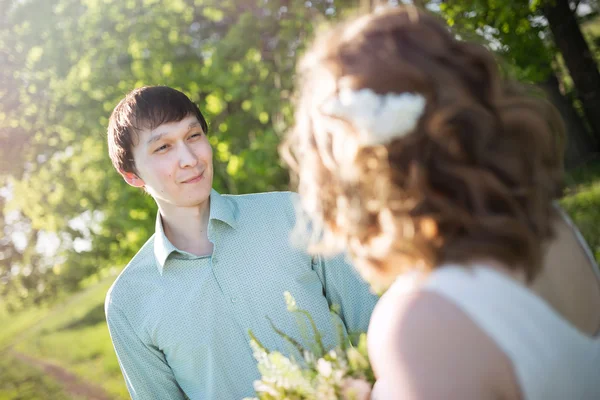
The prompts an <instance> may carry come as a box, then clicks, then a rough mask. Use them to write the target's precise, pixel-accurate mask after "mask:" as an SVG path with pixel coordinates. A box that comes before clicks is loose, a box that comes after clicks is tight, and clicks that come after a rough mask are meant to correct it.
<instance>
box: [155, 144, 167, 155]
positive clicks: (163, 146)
mask: <svg viewBox="0 0 600 400" xmlns="http://www.w3.org/2000/svg"><path fill="white" fill-rule="evenodd" d="M168 148H169V145H166V144H163V145H162V146H160V147H159V148H157V149H156V150H154V152H155V153H158V152H159V151H163V150H166V149H168Z"/></svg>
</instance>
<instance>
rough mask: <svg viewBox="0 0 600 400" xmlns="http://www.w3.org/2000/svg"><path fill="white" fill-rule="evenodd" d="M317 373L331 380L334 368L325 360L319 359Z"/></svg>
mask: <svg viewBox="0 0 600 400" xmlns="http://www.w3.org/2000/svg"><path fill="white" fill-rule="evenodd" d="M317 371H318V372H319V374H321V375H323V376H324V377H325V378H329V377H330V376H331V372H332V371H333V368H332V366H331V363H330V362H329V361H327V360H325V359H323V358H319V360H318V361H317Z"/></svg>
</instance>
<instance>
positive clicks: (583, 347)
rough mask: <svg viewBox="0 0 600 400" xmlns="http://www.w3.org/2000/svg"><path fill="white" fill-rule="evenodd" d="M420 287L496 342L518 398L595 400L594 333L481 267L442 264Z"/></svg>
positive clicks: (597, 339)
mask: <svg viewBox="0 0 600 400" xmlns="http://www.w3.org/2000/svg"><path fill="white" fill-rule="evenodd" d="M424 289H425V290H428V291H433V292H435V293H438V294H440V295H442V296H444V297H445V298H446V299H448V300H449V301H451V302H452V303H453V304H455V305H456V306H458V307H459V308H460V309H461V310H462V311H463V312H465V313H466V314H467V315H468V316H469V317H470V318H471V320H472V321H473V322H475V324H477V326H479V327H480V328H481V329H482V330H483V331H484V332H485V333H486V334H487V335H488V336H489V337H490V338H491V339H492V340H493V341H494V342H495V343H496V344H497V345H498V347H499V348H500V349H501V350H502V351H503V352H504V353H505V354H506V356H507V357H508V358H509V359H510V361H511V362H512V365H513V368H514V372H515V376H516V378H517V380H518V384H519V387H520V389H521V393H522V395H523V398H524V399H527V400H542V399H544V400H545V399H557V400H563V399H564V400H567V399H579V400H588V399H589V400H593V399H600V336H597V335H596V336H589V335H586V334H584V333H582V332H580V331H579V330H577V329H576V328H575V327H574V326H573V325H571V324H570V323H569V322H568V321H567V320H565V319H564V318H563V317H562V316H560V315H559V314H558V313H557V312H555V311H554V310H553V309H552V308H551V307H550V306H549V305H548V304H547V303H546V302H544V301H543V300H542V299H541V298H540V297H538V296H537V295H536V294H534V293H533V292H532V291H530V290H528V289H527V288H526V287H525V286H522V285H521V284H520V283H518V282H517V281H515V280H513V279H511V278H509V277H508V276H506V275H503V274H502V273H500V272H497V271H495V270H493V269H492V268H487V267H485V266H480V267H475V268H473V269H466V268H463V267H459V266H446V267H443V268H441V269H439V270H436V271H435V272H433V273H432V275H431V276H430V277H429V278H428V280H427V282H426V283H425V287H424Z"/></svg>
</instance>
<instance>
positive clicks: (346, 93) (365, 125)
mask: <svg viewBox="0 0 600 400" xmlns="http://www.w3.org/2000/svg"><path fill="white" fill-rule="evenodd" d="M425 103H426V102H425V97H423V96H422V95H420V94H417V93H386V94H384V95H380V94H377V93H375V92H374V91H373V90H371V89H360V90H351V89H347V88H346V89H341V90H340V92H339V94H338V95H337V96H334V97H332V98H330V99H329V100H327V101H326V102H325V103H324V104H323V106H322V107H321V112H322V113H324V114H326V115H331V116H334V117H338V118H343V119H345V120H347V121H348V122H350V123H352V124H353V125H354V126H355V127H356V128H357V130H358V131H359V135H360V136H359V139H358V140H359V143H360V144H361V145H364V146H374V145H379V144H386V143H389V142H391V141H392V140H394V139H396V138H399V137H401V136H404V135H406V134H408V133H410V132H411V131H412V130H413V129H415V127H416V126H417V123H418V122H419V118H421V116H422V115H423V113H424V111H425Z"/></svg>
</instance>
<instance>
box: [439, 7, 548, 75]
mask: <svg viewBox="0 0 600 400" xmlns="http://www.w3.org/2000/svg"><path fill="white" fill-rule="evenodd" d="M439 10H440V14H441V15H442V16H443V17H444V19H445V20H446V21H447V22H448V24H449V25H450V26H452V27H453V28H454V29H455V31H458V32H459V33H460V35H461V36H463V37H465V38H468V39H471V40H476V41H479V42H481V43H482V44H486V45H487V46H488V47H490V48H491V50H493V51H494V52H495V53H496V54H497V55H498V58H499V61H500V63H501V65H502V66H503V67H504V70H505V72H506V73H507V74H508V75H510V76H511V77H513V78H515V79H517V80H519V81H527V82H531V83H540V82H543V81H545V80H546V79H547V78H548V76H549V75H550V74H551V73H552V72H553V70H552V63H553V60H554V56H555V53H556V50H555V49H554V46H553V44H552V42H551V41H550V40H548V39H547V37H548V32H547V26H546V25H545V23H544V21H543V20H541V19H540V14H541V13H540V12H539V2H527V1H519V0H510V1H501V2H499V1H495V0H468V1H462V0H448V1H443V2H440V4H439Z"/></svg>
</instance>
